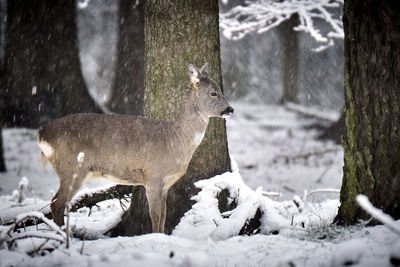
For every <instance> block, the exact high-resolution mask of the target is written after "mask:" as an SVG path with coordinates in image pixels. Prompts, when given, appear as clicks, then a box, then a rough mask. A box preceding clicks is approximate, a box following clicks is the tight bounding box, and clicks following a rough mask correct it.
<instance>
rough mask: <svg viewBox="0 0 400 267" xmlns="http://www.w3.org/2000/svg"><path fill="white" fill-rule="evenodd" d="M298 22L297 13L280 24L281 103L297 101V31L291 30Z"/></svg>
mask: <svg viewBox="0 0 400 267" xmlns="http://www.w3.org/2000/svg"><path fill="white" fill-rule="evenodd" d="M298 24H299V17H298V15H297V14H294V15H292V16H291V17H290V18H289V19H288V20H287V21H285V22H284V23H283V24H282V32H283V38H282V39H283V41H282V42H283V55H282V56H283V63H282V79H283V81H282V84H283V95H282V99H281V101H282V103H287V102H292V103H298V102H299V99H298V87H299V33H298V32H297V31H295V30H293V28H294V27H296V26H297V25H298Z"/></svg>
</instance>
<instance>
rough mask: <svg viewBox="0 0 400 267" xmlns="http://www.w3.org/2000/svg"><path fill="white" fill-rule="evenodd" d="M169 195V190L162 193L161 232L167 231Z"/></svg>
mask: <svg viewBox="0 0 400 267" xmlns="http://www.w3.org/2000/svg"><path fill="white" fill-rule="evenodd" d="M167 196H168V191H166V192H165V191H164V190H163V191H162V193H161V218H160V232H161V233H165V230H164V229H165V219H166V218H167Z"/></svg>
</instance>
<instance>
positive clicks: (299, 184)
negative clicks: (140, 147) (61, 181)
mask: <svg viewBox="0 0 400 267" xmlns="http://www.w3.org/2000/svg"><path fill="white" fill-rule="evenodd" d="M232 105H233V106H234V107H235V115H234V116H233V117H232V118H231V119H230V120H228V122H227V127H228V138H229V140H228V141H229V146H230V153H231V154H232V156H233V157H234V159H235V160H236V162H237V165H238V166H239V171H238V170H237V169H236V168H235V171H234V172H233V173H225V174H223V175H219V176H216V177H213V178H210V179H208V180H203V181H200V182H198V183H197V184H196V186H198V187H199V188H201V189H202V190H201V192H200V193H199V194H198V195H197V196H196V197H195V200H196V202H197V203H196V204H195V205H194V206H193V208H192V209H191V210H190V211H189V212H187V213H186V215H185V217H184V218H182V220H181V222H180V224H179V225H178V226H177V228H176V229H175V231H174V232H173V234H172V235H171V236H167V235H163V234H149V235H143V236H137V237H119V238H109V237H107V236H104V235H103V234H102V233H105V232H106V231H107V229H109V228H110V227H112V225H113V224H115V223H116V222H118V218H119V216H120V215H121V214H122V212H123V211H122V208H121V205H120V203H119V202H118V201H116V200H109V201H105V202H102V203H100V204H99V206H98V207H95V208H93V209H92V211H91V212H90V211H89V209H87V208H82V209H80V210H79V211H78V212H75V213H72V214H71V225H72V229H73V230H72V231H73V232H74V233H81V234H82V233H83V234H84V235H86V237H87V238H86V239H87V240H85V241H81V240H79V239H76V238H73V239H72V240H71V247H70V248H69V249H66V248H65V245H58V246H59V247H58V249H56V250H54V251H52V252H47V250H43V249H42V251H43V252H42V253H41V254H43V255H41V256H39V255H35V257H31V256H30V255H28V254H26V253H25V252H32V251H36V250H37V249H38V247H39V246H41V245H42V244H43V242H44V240H43V239H39V238H27V239H21V240H19V241H17V245H18V246H17V247H13V248H12V249H11V250H8V249H7V248H6V246H5V244H0V247H1V248H0V266H115V265H119V264H120V265H124V266H125V265H127V264H129V265H131V266H344V265H351V266H391V263H390V255H391V254H393V255H398V254H399V252H400V240H399V237H398V236H397V235H395V234H393V232H390V231H389V230H387V229H386V228H385V227H384V226H376V227H364V226H362V225H359V226H354V227H350V228H339V227H337V226H334V225H332V224H331V223H332V220H333V218H334V216H335V214H336V212H337V207H338V203H339V202H338V197H339V196H338V194H337V193H335V192H333V191H335V190H330V191H332V192H328V193H315V194H312V195H310V194H307V193H306V194H305V190H307V192H311V191H312V190H315V189H340V184H341V176H342V166H343V152H342V149H341V147H340V146H338V145H335V144H334V143H330V142H327V143H322V142H318V141H315V140H314V139H313V136H314V135H316V134H317V132H316V131H315V130H310V129H308V127H307V126H310V125H311V124H312V123H315V121H314V120H312V119H306V118H304V117H301V116H299V115H298V113H296V112H293V111H289V110H288V109H287V108H285V107H282V106H266V105H264V104H261V103H251V104H249V103H241V102H237V103H232ZM319 115H320V116H331V117H335V116H338V114H332V113H331V112H321V113H320V114H319ZM3 137H4V145H5V156H6V164H7V167H8V169H9V172H8V173H6V174H0V187H1V190H0V219H2V220H3V221H4V220H6V219H7V218H12V217H13V216H15V215H17V214H19V213H23V212H28V211H30V210H41V211H44V210H46V209H48V205H47V203H48V200H49V199H50V198H51V195H52V192H54V191H56V190H57V186H58V178H57V176H56V175H55V173H54V172H53V171H52V170H51V168H50V167H49V166H47V168H46V170H45V171H43V170H41V168H40V153H39V149H38V148H37V145H36V133H35V131H34V130H24V129H6V130H4V132H3ZM22 177H26V178H27V180H28V182H29V185H28V189H27V190H26V191H27V192H25V194H26V196H25V199H24V200H23V201H22V203H20V204H18V198H19V197H20V194H19V193H18V192H14V193H13V191H14V190H15V189H17V188H18V184H19V182H20V180H21V178H22ZM22 184H23V185H26V181H25V180H24V182H23V183H22ZM96 186H99V184H89V185H88V188H93V187H96ZM101 186H104V183H103V184H101ZM260 187H262V188H260ZM224 188H229V189H230V192H231V198H232V199H233V200H234V201H236V202H237V203H238V207H237V208H236V209H234V210H233V211H231V212H230V213H229V214H228V215H229V216H227V215H226V214H225V216H223V215H221V214H220V212H219V210H218V207H217V203H216V200H215V195H216V194H217V193H218V192H219V191H221V190H222V189H224ZM86 190H88V189H86ZM271 191H273V192H278V193H281V196H271ZM296 195H297V196H296ZM257 209H259V210H261V212H262V214H263V216H262V219H261V226H260V227H259V231H260V233H259V234H256V235H253V236H238V232H239V230H240V228H241V225H243V223H244V221H246V219H250V218H251V217H253V216H254V214H255V212H256V210H257ZM89 213H90V216H88V215H89ZM395 224H396V225H397V226H398V227H400V222H396V223H395ZM7 227H9V226H2V227H0V232H2V233H3V234H4V230H5V229H6V228H7ZM26 231H27V232H28V233H34V232H35V231H36V232H38V231H40V233H47V234H50V230H49V229H48V227H46V226H45V225H43V224H41V225H40V226H39V227H38V228H36V227H35V226H33V227H28V228H27V229H26ZM24 233H25V232H24V230H22V233H16V234H24ZM98 238H99V239H98ZM88 239H97V240H88ZM57 244H59V242H57V241H48V242H46V244H43V247H42V248H46V246H47V247H54V246H57ZM392 250H393V252H392ZM31 254H32V253H31ZM399 256H400V255H399Z"/></svg>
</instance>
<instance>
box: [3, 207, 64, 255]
mask: <svg viewBox="0 0 400 267" xmlns="http://www.w3.org/2000/svg"><path fill="white" fill-rule="evenodd" d="M26 221H36V222H39V221H40V222H41V223H44V224H45V225H47V227H48V228H49V229H50V230H51V231H52V232H51V233H41V232H39V231H30V232H24V233H16V232H15V230H16V229H18V228H19V227H18V226H20V225H22V226H21V227H26V225H25V222H26ZM29 237H35V238H43V239H48V240H56V241H59V242H61V243H64V242H65V241H66V235H65V233H64V232H63V230H61V228H60V227H59V226H58V225H56V224H55V223H54V222H53V221H51V220H49V219H48V218H46V217H45V216H44V214H43V213H40V212H37V211H33V212H29V213H26V214H20V215H18V216H17V218H16V220H15V222H14V223H13V224H12V225H10V226H9V227H7V228H5V229H4V230H3V231H1V232H0V247H2V246H3V244H5V243H6V244H7V247H8V248H11V246H12V245H13V244H14V242H15V241H16V240H18V239H23V238H29Z"/></svg>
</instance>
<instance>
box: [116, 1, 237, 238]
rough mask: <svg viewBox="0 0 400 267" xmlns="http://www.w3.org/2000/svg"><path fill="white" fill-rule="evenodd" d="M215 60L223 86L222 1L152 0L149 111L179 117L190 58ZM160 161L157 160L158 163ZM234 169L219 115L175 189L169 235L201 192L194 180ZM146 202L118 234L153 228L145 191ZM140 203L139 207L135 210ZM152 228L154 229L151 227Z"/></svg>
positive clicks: (147, 56) (147, 79)
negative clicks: (220, 12)
mask: <svg viewBox="0 0 400 267" xmlns="http://www.w3.org/2000/svg"><path fill="white" fill-rule="evenodd" d="M190 61H192V62H195V63H196V64H197V65H198V66H201V65H202V64H204V63H205V62H209V63H210V64H211V66H212V69H213V71H212V73H213V74H212V76H213V78H215V80H216V81H217V82H218V83H219V84H220V85H221V87H222V79H221V59H220V50H219V28H218V2H217V1H214V0H205V1H204V0H189V1H188V0H175V1H169V0H157V1H156V0H149V1H147V2H146V6H145V95H144V97H145V106H144V111H145V115H146V116H148V117H151V118H157V119H163V120H173V119H175V117H176V116H177V114H178V112H179V108H180V102H181V98H182V96H183V94H184V91H185V88H186V86H187V84H188V80H187V77H186V67H187V64H188V62H190ZM155 164H157V163H155ZM229 170H230V158H229V154H228V146H227V139H226V129H225V121H224V120H223V119H217V118H213V119H211V120H210V123H209V125H208V128H207V132H206V134H205V137H204V139H203V141H202V143H201V145H200V146H199V147H198V149H197V150H196V152H195V154H194V155H193V158H192V161H191V162H190V164H189V167H188V170H187V172H186V174H185V175H184V177H183V178H182V179H181V180H179V181H178V182H177V183H176V184H175V185H174V186H173V187H172V188H171V189H170V191H169V194H168V200H167V221H166V225H165V231H166V233H171V232H172V230H173V229H174V227H175V226H176V225H177V224H178V223H179V220H180V218H181V217H182V216H183V215H184V213H185V212H186V211H188V210H189V209H190V208H191V206H192V204H193V202H192V201H191V200H190V198H191V197H192V196H193V195H195V194H196V193H197V192H198V189H196V188H195V186H194V182H196V181H198V180H201V179H205V178H209V177H212V176H214V175H217V174H221V173H223V172H226V171H229ZM139 193H140V194H142V195H141V197H137V199H141V202H134V200H133V201H132V205H131V207H130V209H129V210H128V212H127V213H126V214H125V215H124V217H123V218H122V222H121V224H120V225H119V226H118V227H117V228H116V230H115V231H114V232H113V234H114V235H132V234H137V233H146V232H149V228H147V227H149V226H150V225H149V222H150V221H149V219H148V221H147V222H146V223H143V217H147V218H148V215H147V216H146V215H145V214H146V213H148V210H147V204H145V203H146V202H147V201H146V200H145V199H146V198H145V197H144V190H141V192H139ZM135 207H137V208H135ZM150 228H151V227H150Z"/></svg>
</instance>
